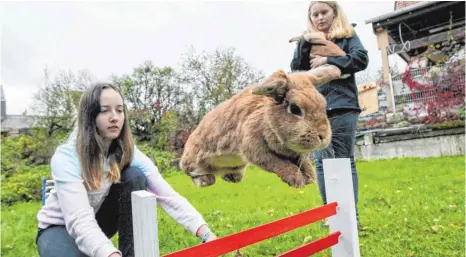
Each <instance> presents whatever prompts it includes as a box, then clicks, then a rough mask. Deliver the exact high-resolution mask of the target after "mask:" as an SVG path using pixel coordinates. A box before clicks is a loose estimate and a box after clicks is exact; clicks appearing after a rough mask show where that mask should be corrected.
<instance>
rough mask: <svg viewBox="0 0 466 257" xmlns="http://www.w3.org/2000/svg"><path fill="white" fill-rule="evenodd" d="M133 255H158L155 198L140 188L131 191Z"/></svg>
mask: <svg viewBox="0 0 466 257" xmlns="http://www.w3.org/2000/svg"><path fill="white" fill-rule="evenodd" d="M131 208H132V211H133V234H134V256H135V257H160V252H159V238H158V227H157V198H156V197H155V195H154V194H152V193H150V192H148V191H145V190H141V191H134V192H132V193H131Z"/></svg>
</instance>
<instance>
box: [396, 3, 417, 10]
mask: <svg viewBox="0 0 466 257" xmlns="http://www.w3.org/2000/svg"><path fill="white" fill-rule="evenodd" d="M419 2H422V1H395V10H398V9H401V8H404V7H407V6H410V5H413V4H417V3H419Z"/></svg>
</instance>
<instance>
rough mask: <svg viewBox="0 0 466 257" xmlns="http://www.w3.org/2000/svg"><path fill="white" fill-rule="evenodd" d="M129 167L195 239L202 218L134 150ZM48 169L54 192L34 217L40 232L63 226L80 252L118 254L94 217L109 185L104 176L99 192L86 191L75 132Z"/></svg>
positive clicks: (96, 255) (100, 256)
mask: <svg viewBox="0 0 466 257" xmlns="http://www.w3.org/2000/svg"><path fill="white" fill-rule="evenodd" d="M130 166H131V167H136V168H138V169H140V170H141V171H143V173H144V174H145V175H146V177H147V181H148V188H147V190H148V191H149V192H152V193H154V194H155V195H156V196H157V202H158V203H159V204H160V205H161V207H162V208H163V209H164V210H165V211H166V212H167V213H168V215H170V216H171V217H172V218H173V219H175V220H176V221H177V222H178V223H179V224H181V225H182V226H183V227H184V228H185V229H187V230H188V231H190V232H192V233H193V234H194V235H195V234H196V231H197V229H198V228H199V227H200V226H201V225H203V224H206V222H205V221H204V219H203V217H202V216H201V214H199V213H198V212H197V210H196V209H195V208H194V207H193V206H192V205H191V204H190V203H189V202H188V201H187V200H186V199H185V198H184V197H182V196H181V195H179V194H178V193H177V192H176V191H174V190H173V188H172V187H171V186H170V185H169V184H168V183H167V182H166V181H165V180H164V179H163V177H162V176H161V175H160V173H159V171H158V169H157V167H156V166H155V165H154V163H153V162H152V161H151V160H150V159H149V158H148V157H147V156H146V155H144V153H142V152H141V151H140V150H139V149H137V147H136V146H134V156H133V159H132V161H131V164H130ZM50 167H51V171H52V177H53V180H54V181H55V189H52V190H51V192H50V195H49V196H48V198H47V200H46V204H45V205H44V206H43V207H42V209H41V210H40V211H39V213H38V214H37V219H38V222H39V228H47V227H48V226H49V225H65V226H66V229H67V231H68V233H69V234H70V235H71V237H72V238H74V239H75V241H76V244H77V246H78V248H79V250H81V251H82V252H83V253H84V254H86V255H88V256H90V257H108V256H109V255H110V254H111V253H113V252H119V251H118V249H116V248H115V246H114V245H113V243H112V241H111V240H110V239H108V238H107V237H106V236H105V234H104V233H103V232H102V230H101V229H100V227H99V225H98V224H97V221H96V219H95V214H96V213H97V211H98V210H99V208H100V206H101V205H102V202H103V201H104V199H105V197H106V196H107V195H108V192H109V189H110V186H111V182H110V181H109V180H108V179H106V176H103V177H104V179H103V181H102V186H101V188H100V189H97V190H93V191H90V192H88V191H86V188H85V187H84V184H83V179H82V174H81V168H80V165H79V159H78V154H77V150H76V133H75V132H74V133H73V134H72V135H71V137H70V139H69V140H68V141H67V142H65V143H64V144H62V145H60V146H59V147H58V148H57V149H56V151H55V153H54V155H53V157H52V159H51V162H50ZM103 172H104V174H105V173H106V172H107V170H106V169H105V168H104V171H103ZM154 208H156V206H154ZM116 211H118V210H116Z"/></svg>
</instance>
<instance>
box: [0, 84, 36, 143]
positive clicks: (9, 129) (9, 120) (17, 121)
mask: <svg viewBox="0 0 466 257" xmlns="http://www.w3.org/2000/svg"><path fill="white" fill-rule="evenodd" d="M0 100H1V110H0V111H1V122H0V126H1V133H2V135H7V136H16V135H18V134H19V133H23V132H27V131H29V130H30V129H31V128H32V127H33V126H34V124H35V117H34V116H30V115H29V116H28V115H26V114H22V115H8V114H7V109H6V96H5V93H4V91H3V85H0Z"/></svg>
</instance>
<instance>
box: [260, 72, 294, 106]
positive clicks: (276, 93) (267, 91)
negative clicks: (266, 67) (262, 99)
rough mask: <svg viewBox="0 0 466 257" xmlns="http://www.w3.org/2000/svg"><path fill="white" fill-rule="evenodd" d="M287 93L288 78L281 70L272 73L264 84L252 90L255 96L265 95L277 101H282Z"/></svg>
mask: <svg viewBox="0 0 466 257" xmlns="http://www.w3.org/2000/svg"><path fill="white" fill-rule="evenodd" d="M287 91H288V77H287V75H286V73H285V72H284V71H283V70H278V71H276V72H274V73H273V74H272V75H271V76H270V77H268V78H267V79H266V80H265V81H264V83H262V84H260V85H256V86H255V87H253V88H252V93H253V94H255V95H265V96H268V97H272V98H274V99H275V100H277V101H280V99H283V98H284V96H285V94H286V92H287Z"/></svg>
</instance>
